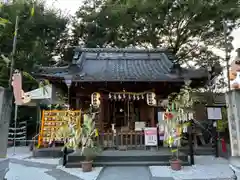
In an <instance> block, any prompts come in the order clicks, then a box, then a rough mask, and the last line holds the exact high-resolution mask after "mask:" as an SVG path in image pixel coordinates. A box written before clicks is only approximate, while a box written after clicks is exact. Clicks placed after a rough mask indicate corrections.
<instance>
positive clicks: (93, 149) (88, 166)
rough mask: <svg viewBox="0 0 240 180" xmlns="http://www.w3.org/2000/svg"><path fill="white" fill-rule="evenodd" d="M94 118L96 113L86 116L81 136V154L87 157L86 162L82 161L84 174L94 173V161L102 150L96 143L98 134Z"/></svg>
mask: <svg viewBox="0 0 240 180" xmlns="http://www.w3.org/2000/svg"><path fill="white" fill-rule="evenodd" d="M94 118H95V113H92V114H84V121H83V125H82V128H81V129H82V130H81V135H80V147H81V154H82V156H84V157H85V160H84V161H82V171H83V172H89V171H92V165H93V159H94V158H95V157H96V156H97V155H98V153H99V152H100V148H98V146H97V145H96V143H95V142H94V139H95V137H96V133H97V130H96V127H95V122H94Z"/></svg>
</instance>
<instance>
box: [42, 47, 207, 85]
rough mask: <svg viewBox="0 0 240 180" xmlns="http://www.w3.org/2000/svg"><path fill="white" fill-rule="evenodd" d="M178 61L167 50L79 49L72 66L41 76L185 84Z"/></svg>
mask: <svg viewBox="0 0 240 180" xmlns="http://www.w3.org/2000/svg"><path fill="white" fill-rule="evenodd" d="M174 60H175V59H174V56H173V55H172V54H171V53H169V52H168V51H166V50H138V49H98V48H96V49H78V48H76V50H75V55H74V58H73V64H72V65H70V66H67V67H62V68H50V69H46V68H41V72H39V73H40V74H41V75H42V76H51V77H60V78H64V77H66V76H67V75H69V74H70V75H72V76H73V79H74V80H77V81H78V80H79V81H183V80H184V78H186V76H188V75H187V74H185V73H184V74H185V75H183V76H181V75H180V74H179V73H177V72H178V71H177V70H174ZM192 75H193V76H197V77H199V76H202V75H203V74H202V72H201V73H200V74H199V73H196V71H194V73H193V74H192ZM184 76H185V77H184Z"/></svg>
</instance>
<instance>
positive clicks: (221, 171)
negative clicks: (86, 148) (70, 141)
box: [6, 148, 240, 180]
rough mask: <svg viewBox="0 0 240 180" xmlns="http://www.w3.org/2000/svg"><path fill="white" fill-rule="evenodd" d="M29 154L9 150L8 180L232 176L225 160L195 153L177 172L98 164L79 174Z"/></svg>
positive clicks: (225, 179)
mask: <svg viewBox="0 0 240 180" xmlns="http://www.w3.org/2000/svg"><path fill="white" fill-rule="evenodd" d="M21 149H22V150H23V151H22V153H21ZM30 156H31V154H30V152H28V151H27V150H26V148H25V149H24V148H17V151H16V155H14V156H12V149H9V153H8V157H9V158H10V162H11V163H10V170H9V172H8V173H7V176H6V177H7V178H8V180H32V179H34V180H122V179H124V180H209V179H211V180H230V179H232V176H233V172H232V171H231V169H230V168H229V165H228V161H227V160H225V159H222V158H217V159H216V158H214V157H212V156H196V157H195V162H196V165H194V166H189V167H184V168H183V169H182V170H181V171H177V172H176V171H172V170H171V169H170V167H168V166H150V167H133V166H131V167H106V168H101V167H99V168H94V171H92V172H90V173H83V172H82V171H81V169H80V168H73V169H72V168H71V169H67V168H64V167H62V166H60V165H59V164H58V162H59V159H31V158H29V157H30ZM239 178H240V177H239Z"/></svg>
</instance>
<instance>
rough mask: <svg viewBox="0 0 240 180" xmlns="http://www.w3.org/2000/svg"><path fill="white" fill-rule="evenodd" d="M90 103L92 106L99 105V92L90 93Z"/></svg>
mask: <svg viewBox="0 0 240 180" xmlns="http://www.w3.org/2000/svg"><path fill="white" fill-rule="evenodd" d="M91 104H92V106H93V107H99V105H100V94H99V93H97V92H95V93H92V95H91Z"/></svg>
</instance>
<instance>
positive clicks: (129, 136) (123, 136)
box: [96, 131, 145, 150]
mask: <svg viewBox="0 0 240 180" xmlns="http://www.w3.org/2000/svg"><path fill="white" fill-rule="evenodd" d="M96 141H97V143H98V144H99V145H100V146H101V147H102V148H104V149H107V148H114V149H119V150H127V149H144V148H145V146H144V133H143V132H136V131H129V132H116V133H113V132H110V131H109V132H104V133H99V136H98V137H96Z"/></svg>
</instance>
